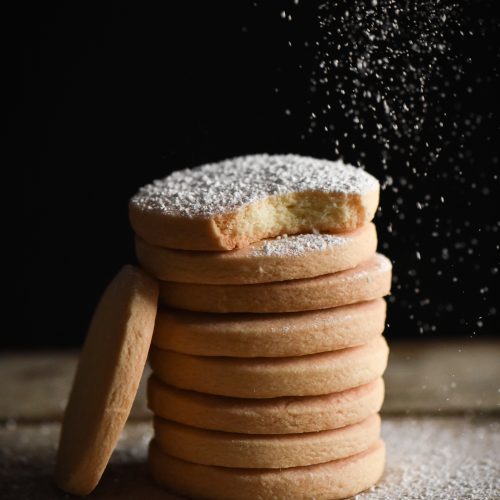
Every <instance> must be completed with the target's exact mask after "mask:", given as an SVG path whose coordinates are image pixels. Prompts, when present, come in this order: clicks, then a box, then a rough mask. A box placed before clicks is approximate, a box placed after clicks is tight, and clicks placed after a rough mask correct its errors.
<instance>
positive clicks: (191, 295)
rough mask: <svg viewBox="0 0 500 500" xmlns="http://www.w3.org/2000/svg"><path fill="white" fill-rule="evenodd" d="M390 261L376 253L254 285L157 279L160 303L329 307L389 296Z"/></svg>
mask: <svg viewBox="0 0 500 500" xmlns="http://www.w3.org/2000/svg"><path fill="white" fill-rule="evenodd" d="M391 269H392V265H391V262H390V260H389V259H387V257H384V256H383V255H381V254H375V255H374V256H373V257H372V258H370V259H369V260H367V261H365V262H363V263H361V264H360V265H358V266H357V267H355V268H354V269H348V270H346V271H340V272H338V273H333V274H327V275H325V276H317V277H315V278H305V279H301V280H290V281H279V282H275V283H261V284H256V285H200V284H193V283H175V282H172V281H162V282H160V302H161V303H162V304H164V305H167V306H170V307H176V308H180V309H187V310H190V311H204V312H215V313H231V312H250V313H264V312H293V311H310V310H317V309H327V308H330V307H337V306H342V305H346V304H354V303H356V302H361V301H364V300H372V299H375V298H380V297H383V296H384V295H387V294H388V293H389V291H390V288H391Z"/></svg>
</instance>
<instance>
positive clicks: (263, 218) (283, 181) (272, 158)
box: [130, 154, 379, 250]
mask: <svg viewBox="0 0 500 500" xmlns="http://www.w3.org/2000/svg"><path fill="white" fill-rule="evenodd" d="M378 199H379V183H378V181H377V180H376V179H375V178H374V177H372V176H371V175H370V174H368V173H367V172H365V171H364V170H362V169H359V168H355V167H353V166H351V165H345V164H344V163H342V162H341V161H336V162H333V161H328V160H318V159H315V158H309V157H303V156H297V155H265V154H261V155H253V156H243V157H239V158H233V159H230V160H225V161H222V162H219V163H212V164H208V165H204V166H201V167H197V168H192V169H185V170H179V171H177V172H174V173H172V174H170V175H169V176H167V177H165V178H164V179H160V180H157V181H154V182H153V183H152V184H149V185H147V186H144V187H143V188H141V189H140V190H139V192H138V193H137V194H136V195H135V196H134V197H133V198H132V199H131V200H130V222H131V224H132V227H133V229H134V231H135V232H136V234H137V235H139V236H140V237H141V238H142V239H144V240H145V241H147V242H148V243H150V244H152V245H157V246H163V247H168V248H180V249H185V250H232V249H234V248H242V247H245V246H247V245H249V244H250V243H253V242H255V241H259V240H262V239H266V238H274V237H275V236H279V235H282V234H297V233H313V232H315V231H318V232H333V233H338V232H345V231H352V230H353V229H356V228H357V227H360V226H362V225H363V224H365V223H366V222H369V221H370V220H372V218H373V216H374V214H375V211H376V209H377V205H378Z"/></svg>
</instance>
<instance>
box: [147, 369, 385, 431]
mask: <svg viewBox="0 0 500 500" xmlns="http://www.w3.org/2000/svg"><path fill="white" fill-rule="evenodd" d="M383 400H384V382H383V380H382V378H378V379H376V380H373V381H372V382H368V383H367V384H364V385H361V386H358V387H354V388H353V389H348V390H346V391H342V392H334V393H332V394H325V395H323V396H301V397H293V396H289V397H281V398H269V399H246V398H230V397H226V396H213V395H211V394H202V393H200V392H194V391H186V390H183V389H177V388H175V387H172V386H169V385H166V384H163V383H162V382H160V381H159V380H158V379H157V378H156V377H154V376H152V377H151V378H150V379H149V382H148V404H149V408H150V409H151V411H152V412H153V413H154V414H155V415H158V416H159V417H162V418H165V419H169V420H173V421H175V422H180V423H182V424H186V425H191V426H194V427H200V428H202V429H212V430H218V431H224V432H237V433H245V434H292V433H294V432H317V431H324V430H329V429H337V428H338V427H343V426H345V425H350V424H354V423H356V422H361V420H364V419H365V418H367V417H368V416H369V415H373V414H374V413H377V412H378V411H380V408H381V407H382V402H383Z"/></svg>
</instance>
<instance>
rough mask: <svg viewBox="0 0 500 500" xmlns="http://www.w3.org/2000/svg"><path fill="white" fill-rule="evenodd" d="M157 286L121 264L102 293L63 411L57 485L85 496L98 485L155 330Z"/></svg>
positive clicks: (129, 405)
mask: <svg viewBox="0 0 500 500" xmlns="http://www.w3.org/2000/svg"><path fill="white" fill-rule="evenodd" d="M157 300H158V284H157V282H156V280H154V279H152V278H150V277H149V276H148V275H146V274H145V273H144V272H143V271H141V270H140V269H137V268H134V267H132V266H126V267H124V268H123V269H122V270H121V271H120V273H119V274H118V275H117V276H116V277H115V279H114V280H113V281H112V282H111V284H110V285H109V286H108V288H107V289H106V291H105V292H104V294H103V296H102V297H101V300H100V302H99V305H98V306H97V309H96V311H95V313H94V317H93V318H92V322H91V325H90V328H89V331H88V334H87V338H86V340H85V345H84V347H83V351H82V353H81V355H80V360H79V364H78V369H77V373H76V376H75V379H74V382H73V388H72V390H71V395H70V398H69V402H68V406H67V408H66V412H65V415H64V421H63V426H62V432H61V438H60V442H59V451H58V455H57V466H56V482H57V485H58V486H59V487H60V488H61V489H63V490H65V491H67V492H70V493H73V494H77V495H86V494H88V493H90V492H91V491H92V490H93V489H94V488H95V486H96V485H97V483H98V481H99V479H100V477H101V475H102V473H103V471H104V468H105V467H106V465H107V463H108V460H109V457H110V456H111V453H112V451H113V448H114V447H115V444H116V442H117V441H118V437H119V435H120V432H121V430H122V429H123V426H124V425H125V421H126V419H127V417H128V414H129V413H130V409H131V407H132V402H133V400H134V398H135V394H136V392H137V388H138V385H139V381H140V378H141V375H142V372H143V369H144V365H145V363H146V359H147V354H148V349H149V346H150V342H151V336H152V334H153V327H154V321H155V316H156V307H157Z"/></svg>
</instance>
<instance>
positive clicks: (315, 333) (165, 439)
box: [130, 155, 391, 499]
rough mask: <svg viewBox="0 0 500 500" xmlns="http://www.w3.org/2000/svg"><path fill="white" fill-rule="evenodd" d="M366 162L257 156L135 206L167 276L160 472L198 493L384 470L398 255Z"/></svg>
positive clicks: (355, 483) (140, 236) (189, 177)
mask: <svg viewBox="0 0 500 500" xmlns="http://www.w3.org/2000/svg"><path fill="white" fill-rule="evenodd" d="M378 195H379V184H378V182H377V180H376V179H375V178H373V177H372V176H371V175H369V174H368V173H366V172H365V171H363V170H361V169H357V168H354V167H352V166H348V165H344V164H343V163H341V162H330V161H327V160H317V159H313V158H307V157H301V156H296V155H274V156H273V155H255V156H246V157H240V158H235V159H232V160H226V161H224V162H220V163H216V164H209V165H205V166H202V167H198V168H194V169H186V170H181V171H178V172H174V173H173V174H171V175H170V176H168V177H166V178H165V179H162V180H159V181H155V182H154V183H153V184H150V185H148V186H145V187H144V188H142V189H141V190H140V191H139V192H138V193H137V195H135V196H134V197H133V198H132V200H131V203H130V219H131V223H132V226H133V228H134V231H135V233H136V252H137V257H138V260H139V262H140V264H141V266H142V267H143V268H144V269H145V270H146V271H148V272H149V273H150V274H152V275H154V276H156V277H157V278H158V279H159V280H160V308H159V311H158V315H157V319H156V325H155V331H154V335H153V347H152V348H151V351H150V364H151V366H152V369H153V376H152V377H151V379H150V380H149V387H148V398H149V406H150V408H151V409H152V411H153V412H154V414H155V422H154V427H155V435H154V439H153V441H152V443H151V446H150V456H149V461H150V468H151V471H152V475H153V477H154V479H155V480H156V481H157V482H158V483H159V484H161V485H163V486H165V487H167V488H169V489H171V490H173V491H176V492H179V493H181V494H184V495H187V496H190V497H195V498H217V499H226V498H227V499H239V498H241V499H243V498H245V499H246V498H248V499H255V498H280V499H282V498H283V499H284V498H328V499H332V498H343V497H348V496H351V495H354V494H356V493H358V492H360V491H362V490H364V489H366V488H368V487H370V486H372V485H373V484H374V483H375V482H376V481H377V480H378V479H379V477H380V476H381V474H382V471H383V466H384V445H383V442H382V441H381V440H380V417H379V415H378V411H379V410H380V407H381V405H382V401H383V396H384V385H383V381H382V378H381V377H382V374H383V372H384V370H385V367H386V363H387V356H388V347H387V344H386V342H385V340H384V338H383V337H382V335H381V334H382V332H383V329H384V324H385V314H386V308H385V301H384V300H383V298H382V297H383V296H385V295H387V294H388V293H389V291H390V283H391V264H390V261H389V260H388V259H387V258H386V257H384V256H382V255H380V254H377V253H376V246H377V236H376V230H375V226H374V225H373V223H372V222H370V221H371V220H372V218H373V216H374V213H375V211H376V208H377V205H378Z"/></svg>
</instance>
